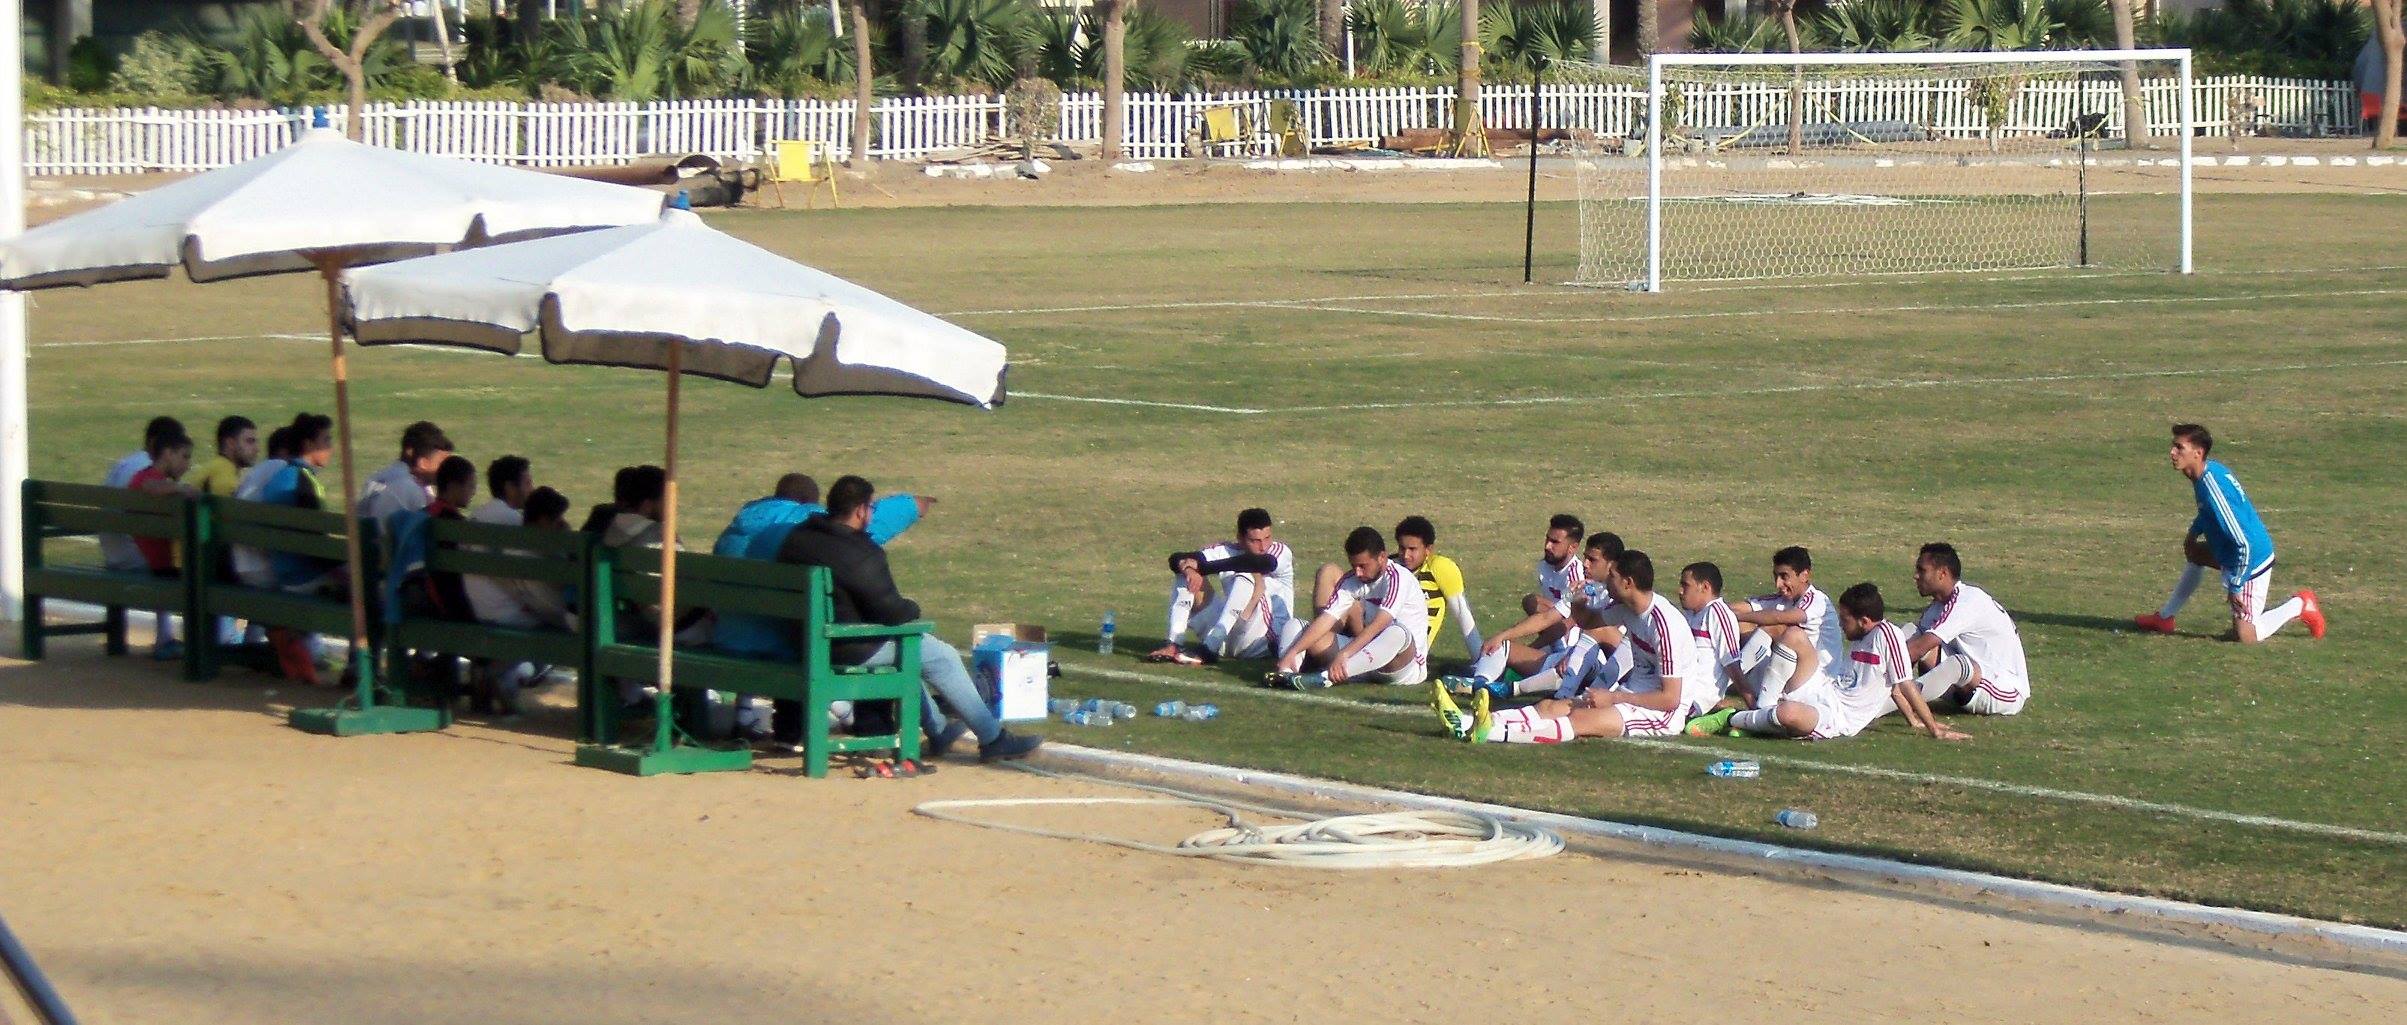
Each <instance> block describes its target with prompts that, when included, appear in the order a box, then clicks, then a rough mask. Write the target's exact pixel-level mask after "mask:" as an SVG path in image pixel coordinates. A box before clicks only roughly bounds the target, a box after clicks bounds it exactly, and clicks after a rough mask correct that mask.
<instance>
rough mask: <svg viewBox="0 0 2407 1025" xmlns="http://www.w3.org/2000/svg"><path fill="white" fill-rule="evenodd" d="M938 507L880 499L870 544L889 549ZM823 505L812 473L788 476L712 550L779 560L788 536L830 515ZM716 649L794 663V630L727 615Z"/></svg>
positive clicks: (741, 512)
mask: <svg viewBox="0 0 2407 1025" xmlns="http://www.w3.org/2000/svg"><path fill="white" fill-rule="evenodd" d="M934 504H936V500H935V499H933V498H923V497H921V496H918V495H889V496H887V497H885V498H881V499H878V500H877V501H876V502H875V503H874V504H872V505H871V506H870V509H869V528H868V529H867V530H866V531H864V533H866V534H868V535H869V540H871V541H873V542H875V543H877V544H878V545H880V546H884V545H885V544H887V543H888V542H891V541H893V540H894V539H895V538H896V537H897V536H899V535H901V534H902V532H903V531H906V530H909V529H911V526H912V525H913V524H915V523H918V522H919V519H920V517H922V516H925V515H927V512H928V507H929V506H932V505H934ZM826 511H827V507H826V506H824V505H821V504H820V503H819V482H818V481H815V480H812V479H811V477H810V475H809V474H802V473H789V474H787V475H785V476H783V477H780V478H778V480H777V490H776V491H774V492H772V493H771V494H770V495H769V496H768V497H766V498H756V499H753V500H752V501H749V502H746V503H744V507H743V508H741V509H738V510H736V514H735V518H734V519H732V520H730V521H728V523H727V529H725V530H722V531H720V532H719V539H718V541H717V542H715V543H713V544H712V545H711V547H710V553H711V554H712V555H725V556H731V557H734V558H739V559H759V560H761V561H763V562H774V561H776V560H777V550H778V549H779V548H780V547H782V546H783V545H784V544H785V543H786V535H788V534H790V533H793V531H794V528H795V527H797V526H800V525H801V524H802V521H804V520H807V519H810V518H811V517H813V516H816V515H818V514H820V513H823V512H826ZM711 644H712V645H713V646H714V647H717V648H720V649H722V650H725V651H732V652H736V653H738V654H744V655H753V656H757V657H761V658H782V659H792V658H795V657H796V654H797V653H796V652H795V651H794V631H793V629H792V627H791V625H790V624H789V623H788V622H787V621H785V620H778V619H770V618H768V617H765V616H748V615H742V614H739V613H723V614H721V615H720V616H719V621H718V625H717V627H716V628H715V629H714V630H713V632H712V634H711Z"/></svg>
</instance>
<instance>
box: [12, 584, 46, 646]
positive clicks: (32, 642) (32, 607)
mask: <svg viewBox="0 0 2407 1025" xmlns="http://www.w3.org/2000/svg"><path fill="white" fill-rule="evenodd" d="M17 626H18V628H19V629H20V630H22V631H23V633H24V637H23V640H24V646H25V660H26V661H28V662H39V661H41V660H42V596H41V595H38V594H29V595H26V596H25V621H24V622H22V623H19V624H17Z"/></svg>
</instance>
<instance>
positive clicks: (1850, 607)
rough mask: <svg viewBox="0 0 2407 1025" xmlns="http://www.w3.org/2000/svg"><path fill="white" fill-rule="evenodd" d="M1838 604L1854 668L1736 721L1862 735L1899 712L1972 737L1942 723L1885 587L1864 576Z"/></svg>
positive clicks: (1785, 730)
mask: <svg viewBox="0 0 2407 1025" xmlns="http://www.w3.org/2000/svg"><path fill="white" fill-rule="evenodd" d="M1838 605H1839V612H1838V618H1839V629H1840V630H1841V631H1842V632H1843V633H1845V634H1846V636H1847V639H1848V641H1850V642H1852V646H1851V647H1849V648H1848V649H1847V664H1846V668H1845V669H1844V670H1842V671H1841V672H1839V673H1837V674H1824V678H1823V679H1820V680H1816V681H1815V682H1814V683H1813V685H1812V686H1809V687H1806V688H1805V689H1803V690H1799V691H1795V692H1793V693H1791V694H1789V696H1787V697H1785V698H1782V699H1781V700H1780V704H1778V705H1776V706H1774V707H1772V708H1768V709H1766V708H1756V709H1749V710H1747V711H1743V712H1740V713H1738V714H1737V715H1736V716H1735V717H1733V718H1732V719H1731V720H1730V725H1731V727H1732V728H1733V729H1734V730H1736V731H1738V732H1743V733H1756V734H1762V735H1764V736H1772V737H1796V738H1799V739H1803V740H1832V739H1836V738H1839V737H1852V736H1855V735H1856V734H1858V733H1861V732H1863V731H1864V728H1865V727H1867V726H1870V725H1872V721H1873V720H1874V719H1878V718H1880V717H1881V716H1884V715H1887V714H1889V713H1891V712H1897V713H1900V714H1902V715H1903V716H1904V717H1905V720H1906V722H1907V723H1909V724H1911V725H1912V726H1913V727H1914V728H1915V729H1916V730H1919V731H1921V732H1922V733H1924V734H1926V735H1928V736H1930V737H1932V738H1935V739H1938V740H1965V739H1968V738H1967V737H1966V736H1965V735H1964V734H1962V733H1959V732H1957V731H1956V730H1954V729H1951V728H1949V727H1948V726H1946V725H1943V724H1941V723H1940V722H1939V717H1937V716H1935V715H1932V714H1931V706H1930V705H1928V704H1925V703H1924V702H1923V698H1922V690H1921V688H1920V687H1918V686H1917V685H1916V684H1915V683H1914V664H1913V662H1912V660H1911V659H1909V658H1908V657H1907V655H1906V636H1905V631H1903V630H1899V629H1898V628H1897V627H1896V625H1895V624H1892V623H1890V622H1889V621H1888V619H1887V618H1886V617H1887V616H1888V613H1889V609H1888V604H1887V603H1886V602H1885V601H1883V600H1882V599H1881V596H1880V588H1878V587H1874V586H1872V585H1871V584H1869V583H1862V584H1857V585H1855V586H1854V587H1850V588H1848V589H1847V590H1846V591H1845V592H1843V593H1841V594H1840V595H1839V601H1838Z"/></svg>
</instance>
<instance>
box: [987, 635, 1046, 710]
mask: <svg viewBox="0 0 2407 1025" xmlns="http://www.w3.org/2000/svg"><path fill="white" fill-rule="evenodd" d="M1052 660H1053V645H1051V644H1048V643H1046V641H1045V628H1044V627H1041V626H1033V625H1028V624H1022V623H980V624H978V625H977V626H974V627H971V628H970V673H971V675H972V676H973V677H975V678H976V679H977V681H978V690H979V691H980V692H981V693H983V694H985V695H986V700H987V704H988V707H990V708H992V709H993V710H994V713H995V718H997V719H1001V720H1003V721H1004V722H1027V721H1030V720H1035V719H1043V718H1047V716H1048V713H1047V711H1046V709H1045V703H1046V702H1047V701H1048V700H1050V699H1051V698H1052V680H1051V679H1050V678H1049V677H1048V675H1047V673H1046V671H1045V669H1046V666H1047V665H1048V664H1049V663H1051V662H1052Z"/></svg>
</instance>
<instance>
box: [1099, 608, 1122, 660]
mask: <svg viewBox="0 0 2407 1025" xmlns="http://www.w3.org/2000/svg"><path fill="white" fill-rule="evenodd" d="M1119 632H1120V628H1119V625H1118V624H1117V623H1116V622H1115V621H1114V619H1113V618H1112V614H1111V613H1109V612H1105V613H1104V614H1103V629H1102V630H1101V631H1099V632H1097V633H1096V634H1095V654H1098V655H1109V654H1111V653H1112V638H1113V636H1114V635H1116V634H1118V633H1119Z"/></svg>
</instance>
